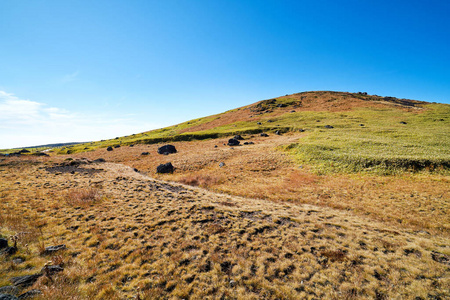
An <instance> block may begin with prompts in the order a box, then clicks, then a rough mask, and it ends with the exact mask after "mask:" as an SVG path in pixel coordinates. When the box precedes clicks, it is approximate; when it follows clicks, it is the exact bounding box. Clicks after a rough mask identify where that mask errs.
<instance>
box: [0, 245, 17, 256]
mask: <svg viewBox="0 0 450 300" xmlns="http://www.w3.org/2000/svg"><path fill="white" fill-rule="evenodd" d="M16 252H17V248H16V247H7V248H5V250H3V253H4V254H6V255H14V254H16Z"/></svg>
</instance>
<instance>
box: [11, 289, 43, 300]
mask: <svg viewBox="0 0 450 300" xmlns="http://www.w3.org/2000/svg"><path fill="white" fill-rule="evenodd" d="M40 294H42V292H41V291H40V290H36V289H34V290H29V291H28V292H25V293H23V294H21V295H20V296H19V297H17V299H19V300H22V299H31V298H34V297H35V296H37V295H40Z"/></svg>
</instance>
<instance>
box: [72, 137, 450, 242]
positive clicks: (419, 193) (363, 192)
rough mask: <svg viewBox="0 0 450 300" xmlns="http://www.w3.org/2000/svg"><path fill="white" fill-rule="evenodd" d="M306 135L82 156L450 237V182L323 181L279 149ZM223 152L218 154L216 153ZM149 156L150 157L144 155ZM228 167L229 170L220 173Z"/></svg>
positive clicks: (410, 177) (346, 177)
mask: <svg viewBox="0 0 450 300" xmlns="http://www.w3.org/2000/svg"><path fill="white" fill-rule="evenodd" d="M302 137H303V134H294V133H292V134H286V135H283V136H277V135H271V136H269V137H268V138H263V137H260V136H259V135H246V136H244V138H246V140H251V141H253V142H254V143H255V144H254V145H248V146H238V147H233V149H232V148H231V147H229V146H226V145H224V144H226V142H227V139H217V140H207V141H193V142H175V143H172V144H173V145H175V146H176V148H177V149H178V153H176V154H172V155H169V156H163V155H158V154H157V152H156V150H157V148H158V147H159V146H160V145H136V146H134V147H121V148H118V149H115V150H114V151H112V152H107V151H106V150H104V149H100V150H97V151H93V152H87V153H83V154H78V155H75V156H74V157H88V158H90V159H96V158H98V157H103V158H105V159H106V160H107V161H112V162H118V163H122V164H125V165H128V166H130V167H134V168H137V169H139V171H141V172H143V173H144V174H147V175H149V176H152V177H155V178H159V179H164V180H171V181H177V182H180V183H186V184H191V185H194V186H201V187H205V188H208V189H209V190H211V191H216V192H221V193H227V194H231V195H237V196H243V197H249V198H258V199H265V200H271V201H274V202H279V201H283V202H290V203H299V204H300V203H307V204H314V205H319V206H324V207H332V208H337V209H342V210H350V211H352V212H353V213H356V214H358V215H361V216H364V217H368V218H371V219H373V220H381V221H385V222H389V223H390V224H392V225H394V226H400V227H403V228H411V229H414V230H426V231H428V232H429V233H432V234H443V235H447V236H448V234H449V233H450V214H448V212H449V203H448V200H449V199H450V195H449V189H448V186H449V185H450V179H449V177H448V176H444V175H436V174H431V173H430V174H427V173H420V174H410V173H405V174H402V175H397V176H378V175H370V174H365V175H364V174H333V175H317V174H315V173H313V172H311V171H310V170H309V167H308V166H306V165H304V166H300V167H299V166H298V164H297V163H295V162H294V161H293V160H292V157H291V156H289V155H288V154H286V153H285V152H282V151H280V150H278V149H279V147H280V146H282V145H288V144H290V143H292V142H294V141H297V140H298V139H301V138H302ZM215 145H217V146H218V147H217V148H215V147H214V146H215ZM142 152H150V155H148V156H141V155H140V154H141V153H142ZM169 161H170V162H172V164H173V165H174V167H175V168H176V171H175V173H174V174H172V175H158V174H155V170H156V167H157V166H158V165H159V164H161V163H166V162H169ZM221 162H224V163H225V166H224V167H219V164H220V163H221Z"/></svg>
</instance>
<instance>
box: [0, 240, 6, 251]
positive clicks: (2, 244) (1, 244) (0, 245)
mask: <svg viewBox="0 0 450 300" xmlns="http://www.w3.org/2000/svg"><path fill="white" fill-rule="evenodd" d="M6 247H8V240H7V239H4V238H0V249H3V248H6Z"/></svg>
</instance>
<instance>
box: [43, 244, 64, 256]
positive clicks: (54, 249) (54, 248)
mask: <svg viewBox="0 0 450 300" xmlns="http://www.w3.org/2000/svg"><path fill="white" fill-rule="evenodd" d="M66 249H67V247H66V245H57V246H49V247H47V248H45V250H44V252H43V253H42V254H43V255H49V254H53V253H55V252H58V251H60V250H66Z"/></svg>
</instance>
